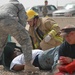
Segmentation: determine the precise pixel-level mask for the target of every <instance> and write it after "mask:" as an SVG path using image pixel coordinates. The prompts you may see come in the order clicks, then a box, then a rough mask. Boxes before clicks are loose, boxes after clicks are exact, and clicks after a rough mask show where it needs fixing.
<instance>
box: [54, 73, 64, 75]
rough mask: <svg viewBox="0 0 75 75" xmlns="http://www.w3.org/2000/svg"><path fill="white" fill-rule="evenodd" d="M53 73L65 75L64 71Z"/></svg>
mask: <svg viewBox="0 0 75 75" xmlns="http://www.w3.org/2000/svg"><path fill="white" fill-rule="evenodd" d="M54 75H65V73H64V72H58V73H55V74H54Z"/></svg>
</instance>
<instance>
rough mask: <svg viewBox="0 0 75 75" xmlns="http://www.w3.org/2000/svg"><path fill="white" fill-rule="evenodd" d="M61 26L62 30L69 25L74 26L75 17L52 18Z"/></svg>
mask: <svg viewBox="0 0 75 75" xmlns="http://www.w3.org/2000/svg"><path fill="white" fill-rule="evenodd" d="M52 18H53V19H54V20H55V21H56V22H57V23H58V25H59V26H60V28H62V27H64V26H66V25H69V24H74V25H75V17H52Z"/></svg>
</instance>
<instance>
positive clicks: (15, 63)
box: [4, 44, 59, 71]
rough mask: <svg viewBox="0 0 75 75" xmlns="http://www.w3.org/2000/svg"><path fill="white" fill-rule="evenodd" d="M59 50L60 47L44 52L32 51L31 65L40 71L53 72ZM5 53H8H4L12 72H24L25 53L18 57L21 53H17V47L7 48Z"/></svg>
mask: <svg viewBox="0 0 75 75" xmlns="http://www.w3.org/2000/svg"><path fill="white" fill-rule="evenodd" d="M12 45H14V44H12ZM16 49H17V48H16ZM58 50H59V46H57V47H54V48H51V49H49V50H46V51H43V50H40V49H35V50H32V61H31V63H32V64H33V65H34V66H35V67H38V68H39V69H40V70H50V71H52V70H53V68H54V67H55V65H56V63H57V60H58ZM4 51H5V52H6V53H4V55H5V58H7V59H5V61H6V62H7V63H9V66H8V65H7V66H8V67H9V69H10V70H14V71H21V70H24V65H25V62H24V61H25V59H24V54H23V53H21V54H20V55H18V54H19V53H17V52H15V46H14V47H12V46H10V45H9V46H6V47H5V48H4ZM9 57H11V58H10V59H9ZM7 60H8V61H7ZM9 61H10V62H9ZM6 62H5V63H6ZM4 66H5V65H4Z"/></svg>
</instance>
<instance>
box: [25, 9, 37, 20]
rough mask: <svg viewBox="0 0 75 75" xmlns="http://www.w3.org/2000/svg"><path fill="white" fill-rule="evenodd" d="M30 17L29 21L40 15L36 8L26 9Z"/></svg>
mask: <svg viewBox="0 0 75 75" xmlns="http://www.w3.org/2000/svg"><path fill="white" fill-rule="evenodd" d="M26 13H27V16H28V19H27V21H29V20H31V19H33V18H34V16H38V13H36V12H35V11H34V10H28V11H26Z"/></svg>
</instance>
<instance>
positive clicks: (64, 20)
mask: <svg viewBox="0 0 75 75" xmlns="http://www.w3.org/2000/svg"><path fill="white" fill-rule="evenodd" d="M51 18H53V19H54V20H55V21H56V22H57V23H58V25H59V26H60V28H62V27H64V26H66V25H69V24H74V25H75V17H51ZM26 29H27V30H29V25H26Z"/></svg>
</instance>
